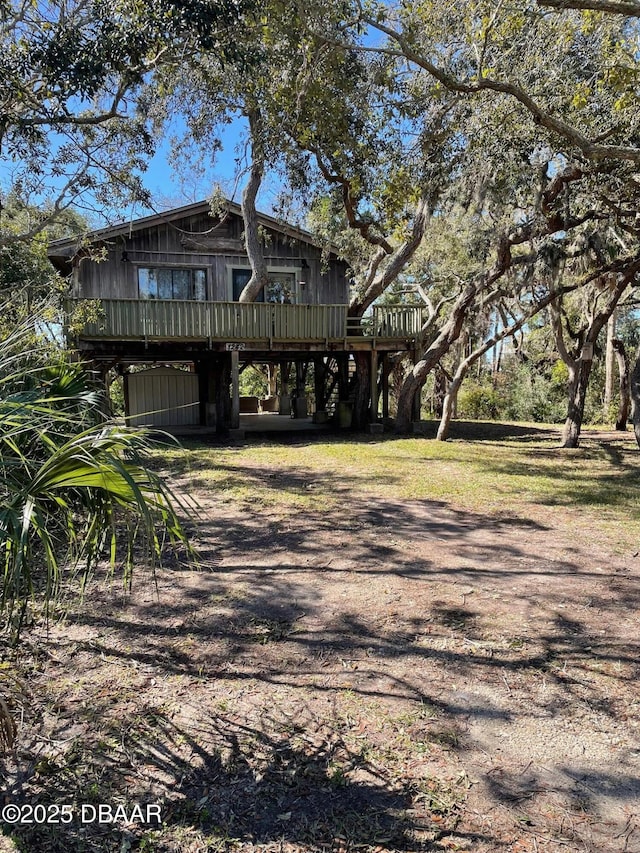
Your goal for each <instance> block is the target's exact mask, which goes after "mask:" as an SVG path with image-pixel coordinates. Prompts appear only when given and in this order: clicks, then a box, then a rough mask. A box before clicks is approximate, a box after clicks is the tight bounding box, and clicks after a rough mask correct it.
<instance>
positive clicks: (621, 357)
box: [611, 338, 631, 432]
mask: <svg viewBox="0 0 640 853" xmlns="http://www.w3.org/2000/svg"><path fill="white" fill-rule="evenodd" d="M611 348H612V350H613V352H614V353H615V356H616V361H617V364H618V374H619V376H620V406H619V407H618V417H617V418H616V429H617V430H619V431H620V432H624V431H625V430H626V429H627V421H628V420H629V409H630V406H631V396H630V389H629V384H630V383H629V362H628V360H627V352H626V350H625V347H624V344H623V343H622V341H619V340H617V339H615V338H614V339H613V340H612V341H611Z"/></svg>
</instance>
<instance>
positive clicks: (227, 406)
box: [209, 353, 231, 432]
mask: <svg viewBox="0 0 640 853" xmlns="http://www.w3.org/2000/svg"><path fill="white" fill-rule="evenodd" d="M209 381H210V382H211V384H212V386H213V388H211V387H210V392H209V393H210V395H211V396H212V398H213V399H215V412H216V432H223V431H224V430H225V429H226V428H227V427H228V426H229V424H230V421H231V397H230V396H229V384H230V382H231V358H230V356H229V355H228V354H227V353H225V354H224V355H222V356H217V357H216V359H215V361H214V363H213V364H212V370H211V374H210V377H209ZM211 392H213V394H211Z"/></svg>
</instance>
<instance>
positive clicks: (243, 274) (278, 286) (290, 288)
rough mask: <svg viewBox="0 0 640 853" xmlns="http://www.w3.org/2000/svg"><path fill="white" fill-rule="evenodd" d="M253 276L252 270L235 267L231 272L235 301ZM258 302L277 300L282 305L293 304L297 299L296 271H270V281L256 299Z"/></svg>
mask: <svg viewBox="0 0 640 853" xmlns="http://www.w3.org/2000/svg"><path fill="white" fill-rule="evenodd" d="M250 278H251V270H247V269H235V270H232V273H231V282H232V288H233V301H234V302H237V301H238V300H239V299H240V294H241V293H242V291H243V290H244V288H245V286H246V284H247V282H248V281H249V279H250ZM255 301H256V302H276V303H279V304H281V305H292V304H293V303H295V301H296V274H295V272H270V273H269V282H268V284H267V285H266V286H265V288H264V290H262V291H261V292H260V293H259V294H258V297H257V298H256V300H255Z"/></svg>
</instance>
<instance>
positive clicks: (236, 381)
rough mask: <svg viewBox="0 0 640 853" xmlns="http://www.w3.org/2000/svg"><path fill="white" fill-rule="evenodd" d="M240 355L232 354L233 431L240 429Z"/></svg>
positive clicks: (234, 352)
mask: <svg viewBox="0 0 640 853" xmlns="http://www.w3.org/2000/svg"><path fill="white" fill-rule="evenodd" d="M239 366H240V354H239V353H238V352H237V350H234V351H233V352H232V353H231V423H230V427H231V429H240V374H239V371H238V368H239Z"/></svg>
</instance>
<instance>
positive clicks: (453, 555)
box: [16, 471, 640, 853]
mask: <svg viewBox="0 0 640 853" xmlns="http://www.w3.org/2000/svg"><path fill="white" fill-rule="evenodd" d="M254 473H255V472H254ZM256 476H257V477H259V478H260V479H261V480H262V479H264V481H265V482H269V483H272V484H273V485H272V487H273V488H278V487H279V486H281V481H278V480H277V479H276V480H274V478H271V477H268V472H266V471H265V472H259V473H258V474H257V475H256ZM285 476H286V477H290V478H292V480H293V484H294V486H295V487H297V486H298V485H300V483H302V482H303V480H302V479H300V478H303V476H304V475H303V474H302V473H301V472H296V471H293V472H291V471H288V472H285ZM300 487H302V486H300ZM349 510H350V511H349V514H348V515H347V514H346V513H345V512H344V511H342V510H341V509H340V508H338V509H335V510H331V511H328V510H325V509H324V508H318V509H316V510H314V511H307V512H305V514H304V517H303V518H302V520H301V518H300V517H299V516H298V515H296V514H294V515H292V516H291V517H286V518H274V519H271V518H269V517H268V516H265V515H262V514H260V513H259V512H255V513H242V514H241V513H237V512H236V513H235V514H234V513H233V512H228V513H226V514H225V513H220V514H219V515H218V516H211V517H210V518H209V519H208V524H207V528H206V529H202V528H199V529H198V535H199V536H200V538H201V543H200V544H201V546H202V549H203V552H204V555H205V558H206V559H210V560H211V562H212V563H213V562H215V561H217V562H218V567H217V569H216V570H215V571H212V572H210V571H200V572H196V571H167V570H165V571H163V572H160V573H158V578H157V580H158V595H156V593H155V591H154V588H153V586H152V585H149V588H148V589H145V588H144V587H143V588H142V589H141V588H140V587H138V588H137V591H134V596H133V597H132V598H129V599H127V600H125V601H124V602H117V601H115V602H114V601H113V593H112V591H111V592H110V591H108V590H107V591H105V590H100V589H98V588H97V587H92V589H91V590H90V592H88V593H87V604H88V605H89V606H87V607H85V608H84V609H82V610H80V611H78V612H76V613H73V614H71V615H70V617H69V620H68V623H67V629H66V630H61V631H57V632H52V634H51V636H50V637H49V639H48V640H47V641H46V649H47V652H48V654H49V655H50V663H51V666H52V667H57V671H58V672H59V673H60V674H61V675H62V676H64V677H65V678H66V682H65V683H64V685H61V686H60V687H55V688H49V690H50V692H52V693H53V695H54V697H55V701H54V702H53V704H51V705H50V706H49V707H48V710H47V713H48V715H49V718H48V719H49V723H48V725H49V728H48V730H47V735H46V736H47V739H48V741H47V742H48V743H50V744H55V750H58V752H57V753H56V752H55V750H54V752H53V753H52V752H51V750H49V751H47V750H45V751H44V754H46V756H47V758H46V761H41V760H40V759H39V758H38V757H36V759H35V760H33V749H34V748H35V747H32V749H31V757H29V759H28V760H29V761H31V762H32V767H31V775H30V777H29V779H28V780H27V782H26V783H25V785H23V788H22V794H21V795H22V796H24V797H27V796H29V797H30V799H31V801H33V800H34V798H35V797H36V796H37V797H40V795H41V796H42V798H43V800H42V801H43V802H52V801H58V802H60V801H62V800H63V799H64V797H70V798H72V799H76V801H78V802H82V801H86V800H85V799H78V798H85V797H87V796H88V794H87V792H91V797H92V798H93V797H102V798H104V799H103V801H106V802H109V801H112V800H113V799H114V797H116V798H120V799H122V798H126V797H131V796H133V792H135V796H136V799H140V798H141V797H144V798H146V801H152V802H153V801H156V800H160V801H162V803H163V808H164V813H165V814H166V815H167V822H168V826H169V828H170V830H171V832H173V833H174V835H173V836H172V837H173V841H172V843H177V842H175V838H176V837H177V835H176V834H175V833H178V831H183V830H184V832H185V833H189V832H192V833H193V832H197V833H200V834H201V836H202V838H207V839H210V840H209V841H206V843H207V844H209V845H210V847H209V848H208V849H214V850H218V849H227V848H229V847H231V846H233V839H234V838H238V839H240V842H241V843H245V842H246V843H247V844H248V845H250V844H260V845H262V849H264V850H266V849H271V846H273V850H276V849H282V848H281V847H280V848H278V847H277V845H278V844H281V843H284V842H287V843H291V844H297V845H299V846H302V847H303V848H304V847H305V846H308V847H311V848H313V849H329V848H333V849H334V850H342V849H345V850H347V849H356V848H361V849H365V850H375V848H376V847H380V848H382V849H386V848H392V849H397V850H407V851H414V850H419V849H423V850H429V849H435V847H434V845H435V844H436V843H437V840H438V838H442V833H449V834H450V835H451V836H452V837H453V838H454V840H457V841H459V842H460V844H463V843H467V844H471V845H474V844H475V845H476V846H478V847H480V845H481V844H489V845H492V846H490V848H489V849H491V850H492V851H498V850H501V849H505V850H508V849H510V847H509V846H508V844H507V842H505V841H504V837H502V838H500V837H499V835H498V831H497V830H496V833H495V835H494V836H492V834H491V833H488V834H487V835H482V834H481V833H478V834H477V835H474V834H473V833H471V832H470V831H469V830H468V829H466V828H465V829H464V830H463V828H461V827H460V826H459V825H458V823H457V821H458V818H459V816H460V810H461V808H462V806H461V803H462V802H463V801H464V793H463V791H462V790H459V789H457V788H456V786H455V785H453V786H451V785H450V786H449V788H446V786H445V787H443V784H442V778H444V777H445V776H446V773H442V774H440V775H438V773H437V772H434V773H431V774H430V775H426V774H424V773H423V774H422V775H420V776H419V777H416V776H415V775H412V769H411V768H412V767H414V766H415V765H416V763H419V762H420V760H421V757H422V756H425V755H427V756H430V758H431V759H433V756H438V755H440V753H439V752H438V750H440V749H442V750H447V751H449V752H450V753H451V754H452V755H455V757H456V760H460V761H462V760H464V759H465V758H466V757H467V756H468V755H469V754H470V753H472V752H473V751H474V750H475V751H477V749H478V742H477V738H476V736H475V735H474V734H473V733H472V732H473V726H474V725H491V724H495V725H496V726H501V727H502V730H503V731H506V730H507V729H508V727H509V726H515V725H517V724H518V723H520V722H522V721H525V720H528V721H535V722H536V723H539V724H540V725H542V724H543V723H544V725H548V726H550V727H554V726H556V724H558V725H561V724H563V723H564V721H565V720H566V719H567V709H568V708H571V707H576V708H580V709H584V708H585V707H588V708H589V711H590V713H594V714H598V715H601V718H602V719H604V720H606V721H607V723H608V722H611V721H618V720H620V719H621V718H622V714H623V713H627V710H628V708H627V709H626V710H625V703H627V702H628V698H629V697H630V696H632V697H633V696H635V683H636V679H637V674H638V673H637V665H638V660H639V659H640V644H639V643H638V640H637V637H636V638H635V639H634V638H632V637H630V636H625V635H623V634H619V633H617V632H616V629H617V627H618V625H620V624H622V622H623V620H624V619H625V618H627V616H628V614H629V612H633V609H634V608H637V607H638V606H640V589H639V588H638V586H637V584H635V582H634V578H633V577H631V576H629V577H627V576H625V575H624V574H620V573H617V572H616V570H615V569H616V568H620V567H610V569H609V571H608V572H607V574H603V573H602V571H601V570H600V569H599V568H598V567H597V566H595V565H594V560H595V557H593V555H592V554H590V553H585V552H584V551H583V552H579V551H578V550H577V549H574V552H573V556H567V553H566V552H564V551H561V550H557V551H556V550H554V547H555V546H554V545H553V543H550V542H549V527H548V526H547V525H545V524H542V523H538V522H532V521H523V520H520V519H518V518H516V517H515V516H513V515H511V514H509V513H505V517H504V518H502V517H500V518H496V517H495V516H491V515H485V514H482V513H469V512H457V511H454V510H452V509H450V508H448V507H447V506H446V505H444V504H442V503H438V502H431V501H392V500H376V501H375V503H372V500H371V499H370V498H365V499H362V498H361V499H358V500H356V499H354V498H353V497H350V506H349ZM600 610H602V612H604V613H605V614H606V620H607V628H608V629H609V630H607V631H606V632H605V631H601V630H596V628H599V627H600V625H601V622H602V620H601V617H600V616H599V615H598V613H599V611H600ZM103 668H104V669H105V670H106V672H105V674H104V675H103V674H102V671H103ZM78 672H82V673H85V674H86V675H85V679H84V683H83V684H79V683H76V682H77V678H76V679H75V681H74V673H78ZM114 672H116V673H117V675H116V676H114ZM596 675H597V676H598V678H599V679H600V680H599V681H595V676H596ZM165 684H166V685H172V687H171V689H172V690H173V692H172V693H170V694H169V695H168V696H167V693H166V691H165V692H164V693H163V691H162V689H161V687H162V685H165ZM531 684H533V685H534V687H531V686H530V685H531ZM495 685H499V686H500V687H501V688H502V692H500V691H499V690H494V693H493V695H492V696H491V697H489V696H488V695H487V692H486V690H484V692H483V688H486V687H487V686H493V687H495ZM537 685H544V689H538V687H537ZM168 689H169V688H167V690H168ZM554 691H555V692H554ZM512 692H513V693H517V694H518V695H520V696H521V699H520V700H519V701H517V702H513V703H510V701H509V698H508V697H509V696H510V695H511V693H512ZM246 697H250V698H249V699H247V698H246ZM251 697H254V698H251ZM336 697H339V699H340V701H341V702H343V704H344V703H346V704H347V705H349V703H351V705H350V706H349V707H350V709H351V710H347V711H344V710H342V711H341V712H340V713H339V714H337V715H336V714H335V713H334V712H333V709H334V705H335V702H336ZM620 697H622V698H620ZM247 702H250V703H253V705H252V707H254V708H255V710H256V714H254V716H253V717H252V716H251V715H249V714H247V713H246V709H245V711H241V709H240V707H238V708H237V709H235V714H234V713H232V711H233V710H234V704H235V703H238V705H239V706H240V705H243V704H244V705H246V703H247ZM287 702H288V703H290V705H291V707H290V712H289V714H288V716H287V714H286V713H284V712H283V711H282V706H283V704H286V703H287ZM216 703H217V705H216ZM322 703H326V705H324V706H323V707H324V708H325V711H324V712H321V711H320V710H319V708H320V706H321V705H322ZM394 707H395V708H400V709H401V710H400V711H397V710H396V711H392V710H391V709H392V708H394ZM312 708H313V710H311V709H312ZM380 709H382V710H380ZM418 712H420V713H418ZM423 712H424V713H423ZM394 714H395V716H394ZM407 715H409V717H410V719H402V718H403V717H405V718H406V717H407ZM52 718H53V720H54V722H53V723H51V719H52ZM599 720H600V717H598V719H597V721H596V723H598V721H599ZM79 729H80V731H78V730H79ZM34 743H38V740H37V734H36V736H35V738H34ZM42 743H44V741H41V742H40V746H39V747H38V748H39V749H42ZM61 744H67V746H61ZM69 744H71V746H69ZM481 746H482V745H481V744H480V747H481ZM392 750H396V753H395V754H394V755H392V754H391V751H392ZM618 756H619V758H620V760H622V759H624V758H625V750H622V749H621V750H619V751H618ZM629 766H631V765H629ZM450 767H451V764H450V765H449V772H450ZM501 772H502V771H501ZM510 772H511V771H510V770H509V768H505V769H504V772H503V776H502V779H501V780H500V779H498V777H497V776H496V777H495V779H494V782H495V784H494V785H493V787H492V786H491V784H488V790H489V794H490V796H491V797H492V798H493V800H494V801H495V802H496V803H500V804H502V803H505V802H511V803H517V802H519V800H520V799H521V798H530V797H535V796H537V787H538V785H539V781H538V776H536V772H537V771H536V770H535V769H534V768H532V769H531V772H530V773H529V775H527V774H526V773H525V774H521V775H523V778H522V779H521V780H520V781H518V780H515V781H514V780H513V779H510V778H507V777H508V774H509V773H510ZM558 772H559V773H563V774H564V776H563V779H564V781H563V783H562V784H563V785H565V783H566V785H565V787H564V788H563V787H562V785H561V786H560V788H559V790H562V791H563V794H564V795H566V796H567V797H572V796H574V795H575V798H576V801H578V800H579V801H580V802H581V803H582V804H583V805H584V804H586V805H585V808H586V809H587V811H588V810H590V809H591V810H592V811H591V812H589V817H590V819H593V820H595V819H596V818H597V814H596V808H595V805H594V802H595V800H594V799H593V798H592V799H591V800H590V799H589V798H588V797H586V796H582V797H581V793H580V792H581V788H580V786H582V787H583V788H584V785H589V784H592V785H593V786H594V787H595V788H598V787H599V790H600V791H601V792H602V793H604V795H606V796H608V794H607V791H616V790H617V791H619V792H620V793H619V795H618V794H616V795H615V796H618V798H619V799H620V800H621V801H625V802H626V800H625V797H626V798H627V799H628V798H629V797H630V796H633V795H634V790H635V789H633V787H632V780H631V776H632V774H631V772H629V773H628V774H626V775H628V776H629V780H628V781H629V784H627V785H626V787H625V784H624V779H621V777H614V776H613V775H611V774H609V773H608V770H607V768H604V767H603V768H600V769H599V771H598V773H597V774H595V775H594V776H593V779H586V781H585V777H584V770H583V768H580V767H577V766H576V767H573V766H570V765H566V767H565V766H564V765H563V766H559V767H558ZM625 773H626V771H625ZM504 774H507V775H504ZM571 774H573V776H572V775H571ZM580 774H583V775H582V776H581V775H580ZM491 775H492V774H487V780H488V781H490V780H491ZM494 775H495V774H494ZM609 777H610V778H609ZM580 779H582V782H580ZM498 783H499V784H498ZM583 783H584V784H583ZM616 785H617V786H618V787H617V788H616V787H615V786H616ZM630 786H631V787H630ZM460 787H463V786H462V785H461V786H460ZM625 792H626V793H625ZM16 795H20V791H18V792H17V793H16ZM63 795H64V797H63ZM93 801H95V799H94V800H93ZM81 830H82V831H81ZM127 831H129V830H127ZM144 831H145V832H146V831H147V830H146V829H145V830H144ZM149 831H151V830H149ZM21 832H23V834H22V835H21V836H19V837H20V838H22V839H23V840H24V841H25V843H26V842H27V841H29V839H32V838H33V839H36V840H35V841H34V842H33V845H32V847H31V849H34V850H38V849H45V846H41V847H38V846H37V844H39V843H40V841H39V840H38V839H40V838H45V836H44V835H43V836H38V835H37V834H35V835H30V834H29V833H38V832H44V830H41V829H39V828H38V829H36V828H32V829H25V830H24V831H23V830H21ZM49 832H50V835H48V836H46V838H47V847H46V849H49V850H52V851H54V853H55V852H56V851H58V850H60V851H62V850H65V851H69V850H74V851H75V850H77V851H80V850H88V851H92V850H111V849H113V850H116V849H118V850H119V849H120V847H119V846H118V844H120V843H121V842H122V839H123V835H122V830H120V831H119V833H120V834H119V835H118V833H117V832H116V833H115V834H114V833H113V832H112V831H111V830H110V829H109V828H106V829H105V828H102V829H100V828H99V827H98V828H97V829H96V828H92V829H91V830H89V829H87V828H86V827H80V828H78V827H77V826H75V827H71V828H65V827H57V828H54V829H50V830H49ZM91 832H96V833H98V834H97V835H95V836H93V835H91ZM100 832H102V833H103V834H102V835H100ZM130 832H131V833H132V836H131V844H132V845H133V846H131V845H130V846H131V849H135V844H136V843H138V842H140V838H141V837H142V836H141V835H140V832H138V830H130ZM56 833H57V835H56ZM74 833H75V834H74ZM438 833H440V836H439V835H438ZM465 833H467V834H466V836H465ZM185 837H186V836H185ZM211 839H212V840H211ZM125 840H126V839H125ZM153 841H154V844H156V847H155V849H156V850H165V849H166V850H167V851H168V850H169V849H172V850H173V849H180V850H187V849H189V846H188V844H187V843H186V842H185V844H184V845H183V846H182V847H181V846H180V845H178V846H177V847H176V846H174V847H173V848H170V847H169V846H166V844H167V843H168V842H166V839H165V841H163V840H162V838H156V837H154V838H153ZM49 842H50V843H49ZM140 843H141V842H140ZM203 843H204V842H203ZM100 844H103V846H100ZM163 844H164V845H165V846H163ZM56 845H57V846H56ZM74 845H75V846H74ZM83 845H84V846H83ZM92 845H93V846H92ZM430 845H431V848H430ZM501 845H502V847H501ZM26 849H30V848H29V847H28V845H27V847H26ZM203 849H207V847H204V848H203ZM471 849H473V847H472V848H471ZM480 849H482V848H480Z"/></svg>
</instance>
